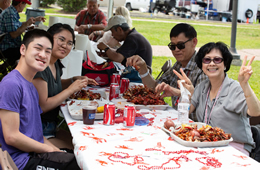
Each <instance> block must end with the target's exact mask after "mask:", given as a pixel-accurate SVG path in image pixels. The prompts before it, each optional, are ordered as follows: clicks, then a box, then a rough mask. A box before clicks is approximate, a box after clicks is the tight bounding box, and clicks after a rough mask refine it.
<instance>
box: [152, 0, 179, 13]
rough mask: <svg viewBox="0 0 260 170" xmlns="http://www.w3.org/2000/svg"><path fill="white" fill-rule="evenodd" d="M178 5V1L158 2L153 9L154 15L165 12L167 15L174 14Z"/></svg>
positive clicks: (159, 0)
mask: <svg viewBox="0 0 260 170" xmlns="http://www.w3.org/2000/svg"><path fill="white" fill-rule="evenodd" d="M175 5H176V0H156V2H155V6H154V8H153V12H154V13H158V12H164V13H165V14H166V15H168V14H169V12H172V11H173V9H174V7H175Z"/></svg>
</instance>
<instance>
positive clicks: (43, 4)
mask: <svg viewBox="0 0 260 170" xmlns="http://www.w3.org/2000/svg"><path fill="white" fill-rule="evenodd" d="M55 2H56V0H43V1H40V6H41V7H44V8H46V7H48V6H49V5H51V4H55Z"/></svg>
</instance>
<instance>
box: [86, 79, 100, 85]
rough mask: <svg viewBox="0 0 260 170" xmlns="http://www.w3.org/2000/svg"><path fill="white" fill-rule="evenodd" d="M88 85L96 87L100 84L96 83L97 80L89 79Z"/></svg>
mask: <svg viewBox="0 0 260 170" xmlns="http://www.w3.org/2000/svg"><path fill="white" fill-rule="evenodd" d="M88 84H91V85H94V86H98V85H99V84H98V83H97V82H96V80H94V79H91V78H88Z"/></svg>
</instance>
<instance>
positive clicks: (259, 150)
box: [250, 125, 260, 162]
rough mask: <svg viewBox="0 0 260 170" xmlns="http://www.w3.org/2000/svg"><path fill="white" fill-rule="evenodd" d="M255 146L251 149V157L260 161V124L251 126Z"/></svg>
mask: <svg viewBox="0 0 260 170" xmlns="http://www.w3.org/2000/svg"><path fill="white" fill-rule="evenodd" d="M251 131H252V134H253V139H254V142H255V148H254V149H253V150H252V151H251V153H250V157H251V158H253V159H254V160H256V161H258V162H260V125H254V126H251Z"/></svg>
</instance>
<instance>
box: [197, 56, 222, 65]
mask: <svg viewBox="0 0 260 170" xmlns="http://www.w3.org/2000/svg"><path fill="white" fill-rule="evenodd" d="M211 61H213V62H214V63H215V64H219V63H221V62H222V61H223V58H220V57H215V58H213V59H211V58H203V59H202V62H203V63H204V64H209V63H211Z"/></svg>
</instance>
